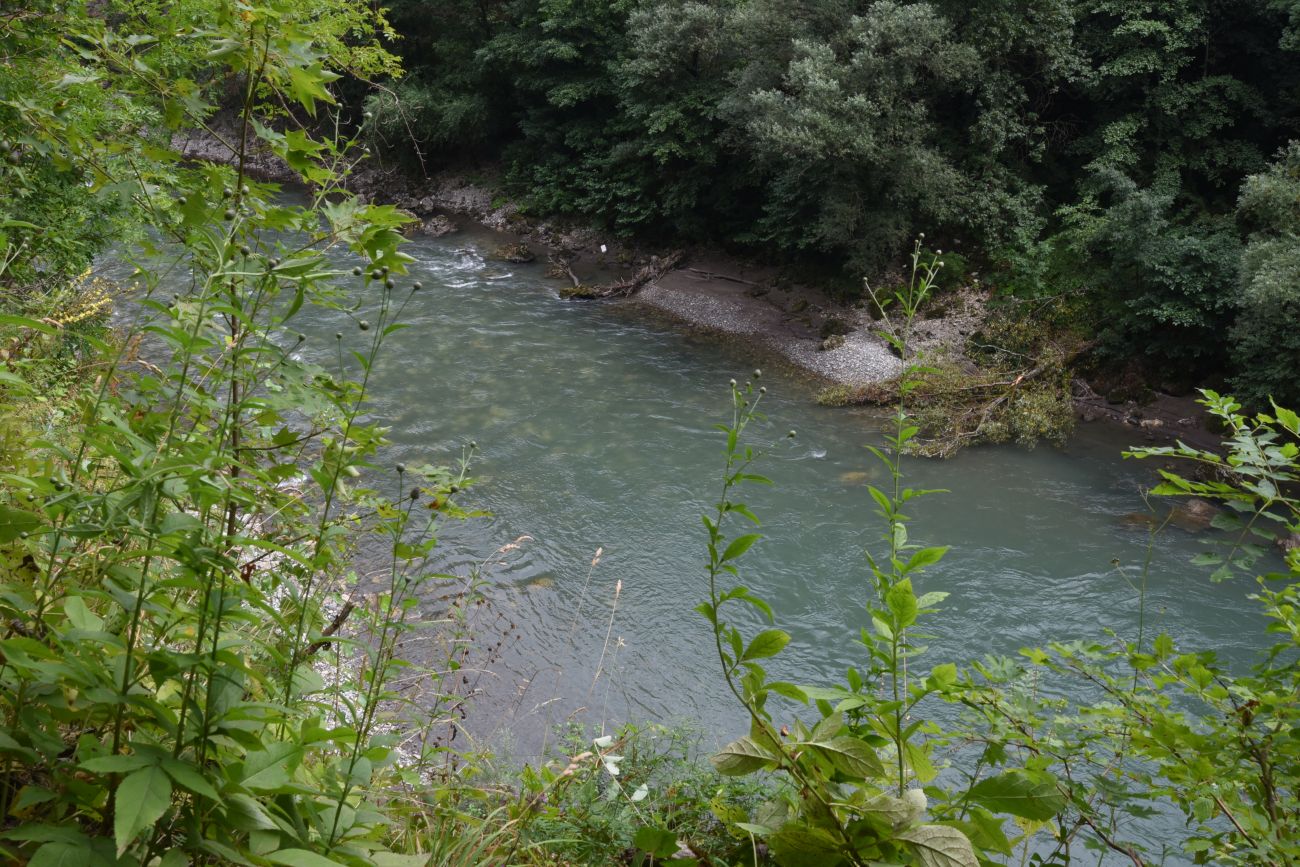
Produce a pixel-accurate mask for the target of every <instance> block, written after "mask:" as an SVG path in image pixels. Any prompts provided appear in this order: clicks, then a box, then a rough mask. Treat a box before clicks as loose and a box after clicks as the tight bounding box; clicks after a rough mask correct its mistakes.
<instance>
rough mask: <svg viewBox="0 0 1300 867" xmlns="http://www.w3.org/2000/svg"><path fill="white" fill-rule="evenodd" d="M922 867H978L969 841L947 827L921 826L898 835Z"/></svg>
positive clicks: (959, 832) (954, 829)
mask: <svg viewBox="0 0 1300 867" xmlns="http://www.w3.org/2000/svg"><path fill="white" fill-rule="evenodd" d="M898 839H899V840H903V841H904V842H906V843H907V844H908V845H909V847H910V848H911V850H912V852H913V853H915V854H916V860H917V863H919V864H920V865H922V867H979V861H978V860H977V859H976V858H975V850H974V849H973V848H972V847H971V844H970V840H967V839H966V835H965V834H963V833H962V832H961V831H958V830H957V829H956V828H949V827H948V826H947V825H921V826H920V827H917V828H913V829H912V830H910V831H907V832H906V833H903V834H899V835H898Z"/></svg>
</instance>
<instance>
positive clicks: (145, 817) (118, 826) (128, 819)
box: [113, 765, 172, 853]
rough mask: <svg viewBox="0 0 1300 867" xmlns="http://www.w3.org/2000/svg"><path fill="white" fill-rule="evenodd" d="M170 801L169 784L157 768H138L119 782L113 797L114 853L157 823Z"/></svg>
mask: <svg viewBox="0 0 1300 867" xmlns="http://www.w3.org/2000/svg"><path fill="white" fill-rule="evenodd" d="M171 800H172V783H171V780H169V779H167V774H166V773H164V772H163V769H162V768H160V767H158V766H157V765H152V766H150V767H147V768H142V769H140V770H138V771H136V772H134V773H132V774H129V775H127V777H126V778H125V779H124V780H122V782H121V784H120V785H118V787H117V792H116V793H115V794H114V796H113V836H114V838H115V839H116V841H117V851H118V852H119V853H121V852H125V851H126V847H127V846H130V845H131V841H132V840H134V839H135V838H136V835H138V834H139V833H140V832H141V831H143V830H144V829H145V828H148V827H150V826H151V825H153V823H154V822H157V821H158V820H159V819H160V818H161V817H162V814H163V813H165V812H166V811H167V807H168V806H169V805H170V804H171Z"/></svg>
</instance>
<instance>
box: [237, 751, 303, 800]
mask: <svg viewBox="0 0 1300 867" xmlns="http://www.w3.org/2000/svg"><path fill="white" fill-rule="evenodd" d="M301 760H302V747H300V746H297V745H295V744H291V743H274V744H271V745H270V746H268V747H267V748H266V749H264V750H257V751H254V752H251V753H249V754H248V756H247V758H245V759H244V776H243V779H241V780H240V783H241V784H242V785H244V786H245V787H247V788H249V789H253V790H255V791H263V792H268V791H274V790H276V789H279V788H282V787H284V786H286V785H288V784H289V780H290V779H291V778H292V775H293V772H294V769H295V768H297V767H298V763H299V762H300V761H301Z"/></svg>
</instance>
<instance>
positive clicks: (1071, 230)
mask: <svg viewBox="0 0 1300 867" xmlns="http://www.w3.org/2000/svg"><path fill="white" fill-rule="evenodd" d="M1107 199H1108V200H1109V201H1106V200H1107ZM1173 207H1174V202H1173V196H1172V195H1167V194H1161V193H1158V192H1156V191H1155V190H1153V189H1140V188H1138V186H1137V185H1136V184H1135V183H1133V182H1132V181H1131V180H1129V179H1128V178H1126V177H1124V176H1122V175H1119V174H1116V173H1113V172H1104V173H1102V174H1101V175H1099V176H1098V178H1097V189H1096V194H1095V195H1093V196H1091V197H1089V198H1088V199H1086V200H1085V201H1084V202H1083V203H1082V204H1080V205H1078V206H1076V207H1074V208H1072V209H1071V210H1070V211H1069V212H1068V214H1067V216H1066V224H1067V227H1068V228H1067V232H1066V238H1067V243H1068V244H1070V245H1071V246H1072V247H1073V248H1074V251H1075V253H1076V256H1077V261H1079V262H1080V263H1081V265H1082V267H1083V268H1085V269H1086V272H1085V273H1086V274H1087V278H1088V279H1090V280H1091V281H1092V282H1093V283H1094V286H1093V289H1094V295H1093V299H1094V310H1095V313H1094V316H1095V321H1096V323H1097V325H1096V327H1097V330H1098V334H1099V339H1100V341H1101V349H1102V351H1103V352H1109V353H1110V354H1111V355H1112V356H1117V355H1118V356H1121V357H1122V356H1125V355H1139V356H1143V357H1145V358H1147V359H1148V360H1150V361H1151V362H1153V363H1155V364H1158V365H1163V366H1166V367H1174V368H1190V369H1193V370H1197V371H1201V372H1204V371H1206V370H1209V369H1213V368H1214V366H1215V365H1218V364H1221V363H1222V362H1223V360H1224V355H1225V350H1226V347H1225V346H1224V345H1223V344H1222V343H1221V342H1220V341H1219V340H1217V339H1216V338H1217V336H1218V335H1220V334H1221V333H1223V331H1224V330H1225V329H1226V328H1227V327H1228V325H1229V324H1230V322H1231V321H1232V320H1231V317H1232V312H1233V298H1232V293H1231V291H1230V290H1231V287H1232V286H1233V285H1234V283H1235V282H1236V274H1237V264H1238V257H1239V255H1240V247H1239V242H1238V240H1237V238H1236V235H1235V234H1234V233H1232V232H1231V231H1230V228H1229V225H1228V224H1227V221H1226V220H1206V221H1204V223H1203V224H1202V225H1193V226H1187V225H1180V223H1179V221H1178V220H1177V219H1176V218H1175V215H1174V213H1173Z"/></svg>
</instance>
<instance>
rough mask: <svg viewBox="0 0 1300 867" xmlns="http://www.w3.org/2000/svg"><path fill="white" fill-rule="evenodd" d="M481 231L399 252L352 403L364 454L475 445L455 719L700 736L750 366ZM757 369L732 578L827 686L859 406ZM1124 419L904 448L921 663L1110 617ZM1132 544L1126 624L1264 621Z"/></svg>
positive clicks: (325, 325)
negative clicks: (465, 658)
mask: <svg viewBox="0 0 1300 867" xmlns="http://www.w3.org/2000/svg"><path fill="white" fill-rule="evenodd" d="M505 240H506V239H504V238H503V237H501V236H498V235H495V234H494V233H491V232H489V231H488V230H485V229H469V230H466V231H465V232H462V233H459V234H456V235H452V236H449V237H446V238H442V239H431V238H420V239H418V240H415V241H413V242H412V243H411V244H410V245H409V246H408V247H407V248H406V249H407V252H408V253H410V254H411V255H413V256H415V257H416V261H415V263H413V265H412V268H411V279H417V280H420V281H422V283H423V284H424V290H423V291H422V292H420V293H418V294H416V295H415V297H414V299H413V300H412V302H411V303H410V305H409V306H408V307H407V309H406V312H405V314H404V317H403V318H404V320H405V321H406V322H408V323H409V324H410V325H411V326H412V327H410V328H407V329H405V330H401V331H397V332H395V333H393V334H392V335H391V336H390V337H389V339H388V343H387V345H386V347H385V351H384V353H383V355H382V357H381V358H380V360H379V361H378V362H377V364H376V366H375V369H374V372H373V375H372V379H371V385H370V394H371V397H372V401H373V402H372V417H373V418H375V419H376V420H378V421H379V422H380V423H382V424H384V425H388V426H391V428H392V432H391V439H392V441H393V446H392V448H391V450H390V451H389V453H388V454H387V456H386V460H388V461H390V462H391V463H393V464H396V463H397V462H400V461H404V462H406V463H408V464H417V463H424V462H431V463H435V464H436V463H447V462H451V461H454V460H455V459H456V458H457V457H458V456H459V455H460V453H461V450H462V448H463V447H464V446H465V445H466V444H467V443H469V442H470V441H476V442H477V443H478V446H479V448H478V450H477V453H476V455H475V459H474V463H473V475H474V476H475V477H476V478H477V482H476V484H475V485H474V486H473V487H472V488H471V489H469V490H468V491H467V492H466V493H465V494H463V495H462V499H461V501H462V503H463V504H464V505H466V506H472V507H478V508H482V509H485V510H487V511H489V512H490V513H491V517H490V518H478V519H473V520H469V521H465V522H459V523H455V524H452V525H449V526H447V527H446V528H445V529H444V530H443V532H442V535H441V545H440V549H439V550H440V554H439V558H438V564H437V566H438V569H439V570H441V571H449V572H457V573H458V574H462V575H464V574H467V573H468V572H469V570H470V569H472V568H473V567H474V566H475V564H481V563H484V562H488V561H490V562H491V565H489V566H488V567H487V568H486V569H485V570H484V572H483V577H484V578H485V579H486V581H487V594H488V597H489V600H490V602H489V604H488V605H487V606H485V609H484V611H485V613H484V614H483V615H482V616H481V618H480V620H479V622H478V626H479V634H478V636H477V638H476V640H477V642H478V643H479V646H480V647H482V646H492V645H495V644H496V642H498V641H501V642H502V644H501V646H500V648H499V650H497V651H496V652H494V653H493V654H492V655H491V656H490V657H488V656H484V654H483V653H482V652H476V654H475V655H474V656H473V658H472V660H471V664H470V666H469V668H468V669H467V670H466V672H465V673H464V675H463V676H464V677H465V678H467V679H471V686H473V687H475V688H476V689H477V690H479V691H480V692H481V694H480V695H479V696H478V697H477V698H476V699H475V700H474V701H473V702H472V703H471V705H470V708H471V711H470V714H469V718H468V720H467V721H466V731H467V732H468V733H469V735H468V739H469V740H471V741H472V742H475V743H476V744H477V746H479V747H482V748H484V749H490V750H493V751H495V752H496V753H498V754H504V755H509V756H513V757H514V758H515V759H516V760H530V759H532V758H534V757H535V756H536V755H537V754H538V753H539V751H540V750H541V749H542V745H543V742H544V740H545V738H546V737H547V735H546V732H547V731H548V730H549V729H550V728H551V727H552V726H554V725H555V724H556V723H558V722H561V721H563V720H567V719H574V720H578V721H580V722H583V723H587V724H589V725H591V726H593V727H595V726H600V725H602V724H604V725H605V726H607V727H608V726H610V725H613V724H616V723H617V722H619V721H622V720H628V719H631V720H642V721H644V720H656V721H662V722H666V723H682V722H685V723H688V724H689V725H691V726H692V727H694V728H696V729H697V730H699V731H700V732H701V733H702V739H703V743H704V746H705V747H706V748H707V747H708V746H710V745H713V744H720V743H722V742H725V741H727V740H730V739H731V738H732V737H734V736H736V735H737V734H739V733H741V732H743V731H744V729H745V727H746V726H745V721H744V718H743V714H742V713H741V711H740V709H739V708H738V706H737V705H736V704H735V703H734V701H733V700H732V699H731V697H730V696H729V694H727V693H726V690H725V688H724V686H723V683H722V680H721V677H720V675H719V672H718V663H717V660H716V657H715V656H714V655H713V648H712V636H711V634H710V632H709V631H708V629H707V628H706V624H705V622H704V620H703V619H702V618H701V617H700V616H699V615H698V614H696V613H695V612H694V611H693V610H692V609H693V607H694V606H695V605H696V604H697V603H698V602H699V601H700V600H702V599H703V598H704V597H705V594H706V587H705V573H704V568H703V563H704V559H705V553H704V550H705V536H704V529H703V527H702V525H701V522H700V515H701V514H702V513H703V512H704V511H705V510H706V509H708V508H709V507H710V504H711V503H712V502H713V499H714V498H715V497H716V494H717V491H718V487H719V483H720V476H721V468H722V463H723V439H722V435H721V434H719V433H718V432H717V431H716V430H714V428H713V425H714V424H715V423H716V422H719V421H724V420H726V419H727V418H728V417H729V388H728V384H727V383H728V380H729V379H730V378H732V377H736V378H737V379H745V378H747V377H748V376H749V372H750V371H751V370H752V369H753V368H754V367H755V365H756V364H761V363H763V360H762V359H759V358H755V357H753V356H750V355H748V354H747V353H746V351H745V349H744V348H743V347H740V346H737V345H734V344H720V343H718V342H716V341H713V340H708V339H704V338H700V337H695V336H691V335H689V334H686V333H684V332H683V331H682V330H681V329H679V328H676V327H674V326H672V325H670V324H667V323H664V322H660V321H656V320H655V319H654V318H652V317H650V316H648V315H646V313H645V312H644V311H641V310H639V309H637V308H635V307H634V306H629V305H625V304H619V303H603V302H601V303H592V302H570V301H564V300H561V299H560V297H559V295H558V291H557V290H558V288H559V286H560V285H561V284H560V283H559V282H557V281H555V280H552V279H550V278H548V277H546V276H545V274H544V268H543V267H542V266H541V265H511V264H505V263H501V262H496V261H491V260H490V254H489V251H490V250H492V249H493V248H494V247H495V246H496V245H498V244H501V243H503V242H504V241H505ZM341 264H347V265H348V266H350V265H351V262H350V261H349V262H345V263H344V262H342V261H341ZM403 282H405V280H404V281H403ZM298 327H299V328H302V329H303V330H304V331H305V332H306V333H307V335H308V340H307V341H306V343H305V344H304V347H305V348H304V349H303V350H302V351H304V352H306V353H308V354H313V353H319V360H321V361H322V362H325V363H333V360H334V359H335V358H336V354H335V353H336V349H335V338H334V333H335V332H336V331H338V330H342V331H343V332H344V334H345V338H344V343H345V347H344V348H345V349H348V348H352V347H349V346H347V345H346V344H347V343H348V342H354V343H355V344H356V348H361V345H362V337H361V335H360V334H359V333H358V332H357V331H356V328H355V326H354V325H351V324H350V323H348V322H347V321H346V320H344V319H343V318H342V316H341V314H337V313H333V312H330V311H320V310H318V311H313V312H312V313H311V314H310V315H309V316H308V315H307V314H303V315H300V316H299V318H298ZM762 381H763V382H764V383H765V384H766V386H767V388H768V393H767V395H766V396H765V397H764V399H763V410H764V412H765V414H766V420H765V421H763V422H762V423H760V424H756V425H755V426H754V427H752V428H751V431H752V434H753V436H752V439H753V441H754V444H755V445H756V447H758V448H759V449H760V450H761V451H762V452H763V456H762V458H761V460H760V462H759V464H758V466H757V468H756V469H757V471H759V472H762V473H764V474H766V475H767V476H769V477H770V478H771V479H772V480H773V482H774V485H773V486H772V487H771V488H764V487H759V486H754V487H752V488H751V489H750V490H749V491H748V492H747V501H748V503H749V505H750V506H751V507H752V508H753V510H754V511H755V512H757V513H758V514H759V515H760V516H761V518H762V519H763V525H762V528H761V530H762V532H763V534H764V535H765V537H766V538H764V540H763V541H761V542H760V543H759V544H757V545H756V546H755V547H754V548H753V549H752V550H751V552H750V554H749V555H748V556H746V557H745V558H744V560H743V561H742V573H743V580H744V582H745V583H746V584H747V585H748V586H750V587H751V588H753V589H754V590H755V591H756V592H757V593H758V594H760V595H761V596H763V597H765V598H766V599H768V600H769V602H770V603H771V604H772V606H773V608H774V609H775V611H776V617H777V623H778V625H779V626H780V627H782V628H784V629H786V630H787V631H789V632H790V633H791V634H792V636H793V641H792V643H791V645H790V646H789V648H787V650H786V651H785V652H784V653H783V654H782V655H781V656H780V657H779V659H778V660H777V661H776V662H775V664H774V665H773V666H772V668H773V670H774V672H775V673H776V674H779V675H780V676H781V677H782V678H783V679H786V680H790V681H794V682H796V683H800V684H822V685H824V684H829V683H834V682H836V681H838V680H839V679H840V678H842V676H843V672H844V670H845V668H846V667H847V666H850V665H861V664H862V663H863V662H864V653H863V651H862V649H861V647H860V646H859V645H857V643H856V641H855V636H856V635H857V634H858V633H859V630H860V629H861V628H862V627H864V626H866V625H868V623H869V620H868V618H867V617H866V615H865V613H864V609H863V604H864V602H865V601H867V599H868V598H869V597H870V594H871V589H870V588H871V585H870V579H869V575H868V572H867V569H866V564H865V559H864V551H866V550H871V549H874V550H879V548H880V545H881V543H880V536H881V528H882V522H881V519H880V518H878V517H877V516H876V515H875V514H874V504H873V503H872V501H871V499H870V497H869V496H868V494H867V491H866V490H865V487H864V484H865V483H866V482H867V481H875V482H880V481H881V479H882V476H881V474H880V471H879V468H878V465H877V464H876V462H875V460H874V459H873V458H872V456H871V455H870V454H869V453H868V452H867V450H866V449H865V448H864V446H865V445H866V444H868V443H879V442H880V434H879V422H878V420H877V419H876V417H875V416H874V415H872V414H871V413H869V412H867V411H864V410H857V409H831V408H823V407H819V406H817V405H816V404H815V403H814V402H813V401H812V400H811V398H810V394H811V391H812V390H811V389H810V388H809V383H808V382H806V381H805V380H803V379H802V378H801V377H800V375H799V374H797V373H795V372H792V371H789V370H782V369H777V368H773V369H771V370H768V371H766V372H765V373H764V374H763V377H762ZM792 428H794V429H797V430H798V436H797V437H796V438H794V439H793V440H792V439H789V438H786V437H785V434H786V432H787V431H788V430H790V429H792ZM1139 437H1140V434H1139V433H1138V432H1137V431H1135V430H1132V429H1121V428H1117V427H1115V426H1111V425H1106V424H1100V423H1098V424H1090V425H1084V426H1082V427H1081V428H1080V429H1079V431H1078V432H1077V434H1076V435H1075V436H1074V437H1073V439H1071V440H1070V442H1069V444H1068V445H1067V446H1066V447H1064V448H1060V449H1058V448H1052V447H1048V446H1041V447H1039V448H1037V449H1033V450H1025V449H1021V448H1016V447H988V448H977V449H971V450H967V451H965V452H962V453H961V454H959V455H958V456H956V457H955V458H952V459H950V460H946V461H928V460H923V459H908V460H906V461H905V462H904V465H905V470H906V473H907V478H908V483H909V484H910V485H912V486H914V487H923V488H943V489H946V490H947V493H942V494H936V495H934V496H931V497H926V498H924V499H922V500H919V501H916V502H915V503H914V507H913V508H912V509H911V510H910V512H911V514H912V516H913V518H914V523H913V524H912V535H913V537H914V540H916V541H919V542H922V543H924V544H935V545H948V546H951V550H950V552H949V554H948V556H947V557H946V559H945V560H944V561H943V562H942V563H941V564H940V565H939V566H938V567H935V568H932V569H931V570H929V571H927V572H926V573H924V576H923V577H922V578H921V579H920V580H919V581H918V585H919V588H918V589H919V590H920V591H921V592H924V591H929V590H943V591H947V592H948V593H949V594H951V595H950V596H949V597H948V599H947V601H946V603H945V604H944V606H943V611H942V613H941V614H940V615H938V616H936V617H933V618H932V619H931V620H930V621H929V624H928V631H929V632H930V633H931V634H932V636H933V637H932V638H931V640H930V641H929V645H930V651H929V654H928V658H929V660H931V661H932V662H936V663H937V662H940V661H955V662H958V663H961V662H965V661H968V660H973V659H976V658H979V657H981V656H983V655H985V654H1014V653H1015V652H1016V651H1017V650H1019V649H1020V648H1022V647H1025V646H1028V645H1038V644H1042V643H1045V642H1048V641H1050V640H1071V639H1098V640H1104V639H1105V631H1106V630H1107V629H1113V630H1115V631H1116V632H1117V633H1118V634H1119V635H1121V636H1132V635H1133V634H1134V633H1135V631H1136V629H1137V624H1138V617H1139V608H1140V604H1141V598H1140V594H1139V592H1138V589H1137V588H1138V587H1139V586H1140V585H1141V584H1142V583H1143V579H1142V574H1141V573H1142V564H1143V562H1144V560H1146V558H1147V555H1148V542H1149V539H1148V532H1147V530H1146V527H1145V525H1144V524H1142V523H1141V522H1140V521H1135V520H1134V515H1135V513H1144V512H1147V511H1149V509H1150V508H1152V507H1154V508H1156V509H1161V508H1167V504H1161V503H1151V504H1148V502H1147V501H1146V500H1145V499H1144V496H1143V492H1144V489H1146V488H1147V487H1149V486H1150V485H1151V484H1152V483H1153V477H1154V470H1155V469H1156V462H1155V461H1133V460H1124V459H1123V458H1122V456H1121V453H1122V451H1123V450H1124V449H1125V447H1126V446H1129V445H1131V444H1132V443H1133V442H1134V441H1135V440H1137V439H1139ZM388 477H389V478H392V477H391V476H388ZM378 483H383V478H382V477H381V479H379V480H378ZM737 529H738V528H737ZM512 543H517V547H512V548H510V549H509V550H507V551H505V552H504V553H499V554H498V553H496V552H499V551H500V549H502V548H503V547H506V546H509V545H511V544H512ZM1151 545H1152V547H1151V551H1150V553H1151V558H1150V562H1151V565H1150V569H1149V572H1148V574H1147V576H1146V579H1145V586H1146V598H1145V611H1146V618H1147V624H1146V629H1147V633H1146V634H1147V635H1148V636H1151V635H1154V634H1155V632H1157V631H1166V632H1168V633H1170V634H1171V635H1172V636H1173V637H1174V638H1175V640H1176V641H1177V642H1178V643H1179V645H1180V646H1181V647H1183V648H1188V649H1193V648H1194V649H1213V650H1216V651H1218V652H1219V653H1220V655H1221V656H1222V657H1223V658H1225V659H1227V660H1228V661H1230V662H1231V663H1233V664H1234V665H1237V666H1241V665H1244V664H1245V663H1247V662H1248V661H1249V660H1250V659H1251V658H1252V656H1253V654H1254V652H1255V650H1256V649H1257V648H1258V647H1259V646H1260V644H1261V642H1262V640H1263V636H1262V634H1261V632H1260V626H1261V625H1262V622H1263V620H1262V618H1261V617H1260V615H1259V614H1258V612H1257V610H1256V608H1255V607H1254V606H1253V605H1252V604H1251V603H1249V602H1248V601H1247V600H1246V596H1247V593H1248V592H1249V589H1248V587H1247V585H1245V584H1244V583H1242V582H1240V581H1237V582H1227V583H1223V584H1213V583H1211V582H1210V581H1209V579H1208V576H1207V574H1206V573H1205V570H1203V569H1199V568H1196V567H1193V566H1191V565H1190V564H1189V560H1190V559H1191V558H1192V556H1193V555H1194V554H1195V553H1196V552H1197V551H1198V550H1201V549H1202V546H1203V538H1202V537H1200V536H1198V535H1196V534H1192V533H1189V532H1185V531H1183V530H1180V529H1176V528H1171V529H1169V530H1167V531H1166V532H1165V533H1163V534H1162V535H1160V536H1158V537H1157V538H1156V539H1155V540H1154V541H1153V542H1151ZM598 550H599V551H600V552H601V555H600V558H599V563H598V564H597V565H595V566H594V567H593V566H592V561H593V559H594V558H595V555H596V552H597V551H598ZM616 587H618V588H620V589H618V590H617V593H616ZM441 592H442V590H437V591H435V595H436V594H440V593H441ZM616 596H617V604H616V605H615V599H616ZM443 604H444V603H442V602H441V601H439V600H438V599H436V598H430V600H429V601H428V603H427V605H426V606H424V609H423V610H424V613H425V614H426V615H427V616H429V617H436V616H439V615H441V613H442V612H443V607H442V606H443ZM511 625H512V626H513V628H511ZM413 647H415V648H416V649H415V651H414V652H415V654H416V655H417V656H418V653H419V651H418V643H417V644H415V645H413ZM598 668H599V669H600V673H599V676H597V670H598ZM467 745H468V744H466V742H465V740H462V741H461V742H460V743H458V744H457V746H467Z"/></svg>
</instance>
